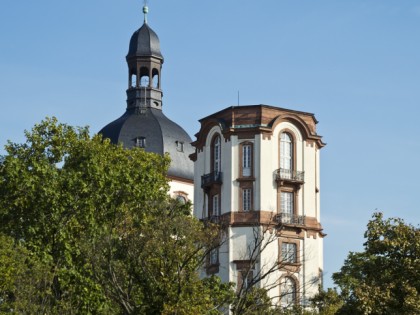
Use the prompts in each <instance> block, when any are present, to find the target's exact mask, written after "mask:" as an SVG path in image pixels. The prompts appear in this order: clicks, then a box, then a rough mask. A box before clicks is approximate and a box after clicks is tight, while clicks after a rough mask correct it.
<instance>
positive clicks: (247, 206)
mask: <svg viewBox="0 0 420 315" xmlns="http://www.w3.org/2000/svg"><path fill="white" fill-rule="evenodd" d="M251 194H252V189H250V188H246V189H243V190H242V207H243V210H244V211H249V210H251V197H252V196H251Z"/></svg>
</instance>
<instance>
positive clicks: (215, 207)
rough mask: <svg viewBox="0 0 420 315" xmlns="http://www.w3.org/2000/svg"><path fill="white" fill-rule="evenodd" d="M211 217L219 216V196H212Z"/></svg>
mask: <svg viewBox="0 0 420 315" xmlns="http://www.w3.org/2000/svg"><path fill="white" fill-rule="evenodd" d="M212 203H213V215H220V207H219V195H214V196H213V201H212Z"/></svg>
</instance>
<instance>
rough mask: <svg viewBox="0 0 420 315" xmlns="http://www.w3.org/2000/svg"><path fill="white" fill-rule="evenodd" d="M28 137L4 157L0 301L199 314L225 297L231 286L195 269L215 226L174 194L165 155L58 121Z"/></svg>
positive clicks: (68, 310) (71, 309)
mask: <svg viewBox="0 0 420 315" xmlns="http://www.w3.org/2000/svg"><path fill="white" fill-rule="evenodd" d="M25 135H26V142H25V143H23V144H16V143H11V142H9V143H8V145H7V146H6V151H7V154H6V155H5V156H3V157H2V159H1V161H0V222H2V224H1V225H0V233H2V235H5V237H6V236H7V237H6V238H5V239H1V248H0V253H2V254H1V256H0V266H3V268H4V270H2V271H3V272H4V276H2V278H0V307H5V308H7V309H17V307H18V306H19V305H28V303H31V304H32V305H33V307H34V308H36V307H38V308H39V309H41V310H42V311H40V313H49V314H161V313H166V314H171V313H173V312H174V310H175V309H176V310H177V311H176V313H177V314H199V313H205V311H204V310H213V311H215V312H216V311H217V309H218V307H220V306H221V305H223V304H224V303H226V302H228V301H229V299H230V294H231V288H230V286H231V285H230V284H227V285H226V284H221V283H220V282H218V281H217V280H216V279H212V280H200V279H199V278H198V276H197V273H196V269H197V266H198V265H199V264H200V263H202V261H203V259H204V258H203V257H205V255H206V254H207V252H206V251H207V248H209V247H211V246H210V245H211V244H209V242H210V243H211V242H214V240H213V237H216V236H217V235H218V231H217V230H216V229H212V228H211V227H207V228H206V227H204V225H203V224H202V223H200V222H199V221H197V220H196V219H193V218H192V217H191V216H190V211H189V207H190V205H182V204H180V203H178V202H176V201H173V200H169V198H168V187H169V186H168V182H167V178H166V173H167V169H168V166H169V163H170V160H169V157H168V156H164V157H162V156H160V155H157V154H153V153H146V152H145V151H144V150H142V149H139V148H134V149H132V150H126V149H124V148H123V147H122V146H118V145H113V144H111V143H110V142H109V141H108V140H104V139H102V137H101V136H99V135H96V136H93V137H90V136H89V130H88V129H87V128H75V127H72V126H69V125H66V124H62V123H59V122H58V121H57V119H56V118H48V119H46V120H44V121H42V122H41V123H40V124H38V125H35V126H34V128H33V129H32V130H31V131H30V132H25ZM3 253H4V254H3ZM13 255H15V256H16V257H15V256H13ZM9 256H10V257H14V258H13V259H9V258H8V257H9ZM13 261H15V262H16V265H14V264H13ZM41 271H42V272H41ZM3 272H2V274H3ZM23 275H25V276H23ZM27 278H28V279H29V278H30V279H33V281H34V282H28V281H26V279H27ZM41 284H42V285H41ZM34 291H37V294H34V295H33V297H34V298H32V299H29V298H28V295H25V294H23V292H34ZM38 293H39V294H38ZM198 296H201V298H200V299H197V297H198ZM25 303H26V304H25ZM181 310H183V311H181ZM37 312H38V311H33V312H30V313H37Z"/></svg>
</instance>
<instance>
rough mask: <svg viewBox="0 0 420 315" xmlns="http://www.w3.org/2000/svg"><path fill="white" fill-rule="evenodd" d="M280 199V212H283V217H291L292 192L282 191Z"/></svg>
mask: <svg viewBox="0 0 420 315" xmlns="http://www.w3.org/2000/svg"><path fill="white" fill-rule="evenodd" d="M280 199H281V200H280V203H281V204H280V212H281V213H282V214H283V217H287V216H288V215H289V216H290V218H291V217H292V215H293V193H292V192H285V191H282V192H281V196H280Z"/></svg>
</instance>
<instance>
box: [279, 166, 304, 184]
mask: <svg viewBox="0 0 420 315" xmlns="http://www.w3.org/2000/svg"><path fill="white" fill-rule="evenodd" d="M304 180H305V172H300V171H294V170H289V169H285V168H279V169H278V170H276V181H278V182H283V181H284V182H292V183H297V184H303V182H304Z"/></svg>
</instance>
